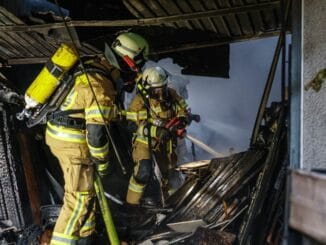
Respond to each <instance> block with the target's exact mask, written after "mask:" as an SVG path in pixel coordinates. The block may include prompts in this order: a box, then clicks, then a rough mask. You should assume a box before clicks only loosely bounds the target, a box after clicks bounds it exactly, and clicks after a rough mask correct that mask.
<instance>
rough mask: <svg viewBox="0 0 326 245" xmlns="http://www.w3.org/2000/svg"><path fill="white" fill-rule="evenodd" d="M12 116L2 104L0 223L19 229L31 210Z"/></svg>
mask: <svg viewBox="0 0 326 245" xmlns="http://www.w3.org/2000/svg"><path fill="white" fill-rule="evenodd" d="M10 117H11V115H10V113H9V110H8V108H7V107H6V106H5V105H2V104H0V184H1V185H0V221H2V220H6V221H9V223H11V224H12V225H13V226H16V227H17V228H18V229H21V228H23V227H24V225H25V223H26V218H25V216H26V213H28V212H25V211H26V208H29V205H28V198H27V191H26V184H25V176H24V174H23V167H22V163H21V161H20V155H19V153H18V154H17V152H16V149H18V147H17V141H16V139H15V138H14V135H15V133H14V129H13V124H12V121H11V119H10Z"/></svg>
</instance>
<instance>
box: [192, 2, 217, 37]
mask: <svg viewBox="0 0 326 245" xmlns="http://www.w3.org/2000/svg"><path fill="white" fill-rule="evenodd" d="M204 3H205V2H202V1H200V0H193V1H192V6H193V9H194V10H195V11H196V12H205V11H207V10H212V8H207V7H206V5H205V4H204ZM210 7H211V6H210ZM213 9H214V8H213ZM215 9H216V8H215ZM200 21H201V22H202V25H203V26H204V27H205V29H206V30H209V31H211V32H215V33H217V32H218V30H217V28H216V26H215V23H214V22H213V20H212V19H211V18H206V19H202V20H200Z"/></svg>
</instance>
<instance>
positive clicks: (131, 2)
mask: <svg viewBox="0 0 326 245" xmlns="http://www.w3.org/2000/svg"><path fill="white" fill-rule="evenodd" d="M124 3H125V6H126V7H127V8H128V9H129V10H130V11H131V12H132V13H135V10H134V9H137V14H136V17H138V18H139V17H140V16H141V17H142V18H152V17H155V16H156V17H157V16H159V17H163V16H175V15H182V14H192V13H194V14H196V13H206V12H207V13H209V15H208V16H207V18H205V17H204V16H201V17H191V16H189V15H188V16H189V18H187V19H180V21H178V20H176V22H175V23H176V24H177V25H176V26H177V27H179V28H187V29H190V30H195V29H197V30H203V31H208V32H213V33H216V34H217V37H221V38H224V37H229V38H233V37H236V38H239V37H240V38H241V37H242V36H243V37H244V38H248V36H250V35H252V36H254V35H255V34H257V33H261V32H271V31H275V30H279V29H280V21H281V20H280V18H279V17H280V1H275V0H271V1H269V0H259V1H258V0H232V1H230V0H207V1H204V0H178V1H167V0H160V1H159V0H144V1H138V0H124ZM214 10H217V11H218V10H221V11H222V12H221V13H218V12H216V13H212V11H214ZM209 11H211V12H209ZM162 23H164V24H165V25H167V24H168V23H169V22H162ZM170 24H171V22H170Z"/></svg>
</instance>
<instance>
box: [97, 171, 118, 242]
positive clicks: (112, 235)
mask: <svg viewBox="0 0 326 245" xmlns="http://www.w3.org/2000/svg"><path fill="white" fill-rule="evenodd" d="M94 187H95V192H96V196H97V199H98V202H99V204H100V208H101V212H102V216H103V220H104V224H105V227H106V231H107V234H108V238H109V240H110V244H111V245H120V241H119V237H118V234H117V231H116V229H115V226H114V223H113V219H112V215H111V212H110V208H109V205H108V202H107V200H106V198H105V196H104V189H103V185H102V182H101V178H100V176H99V175H98V173H96V174H95V181H94Z"/></svg>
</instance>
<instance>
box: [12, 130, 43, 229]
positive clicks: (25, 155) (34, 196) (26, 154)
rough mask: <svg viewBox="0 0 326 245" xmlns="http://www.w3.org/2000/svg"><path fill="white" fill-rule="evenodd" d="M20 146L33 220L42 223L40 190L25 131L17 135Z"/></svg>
mask: <svg viewBox="0 0 326 245" xmlns="http://www.w3.org/2000/svg"><path fill="white" fill-rule="evenodd" d="M17 137H18V142H19V148H20V152H21V161H22V163H23V168H24V173H25V179H26V187H27V192H28V197H29V201H30V206H31V211H32V217H33V222H34V223H36V224H38V225H41V213H40V207H41V202H40V198H39V195H40V192H39V189H38V185H37V182H36V176H35V170H34V168H33V157H32V155H31V149H30V146H31V144H30V142H29V140H28V138H27V136H26V135H25V134H23V133H19V134H18V135H17Z"/></svg>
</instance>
